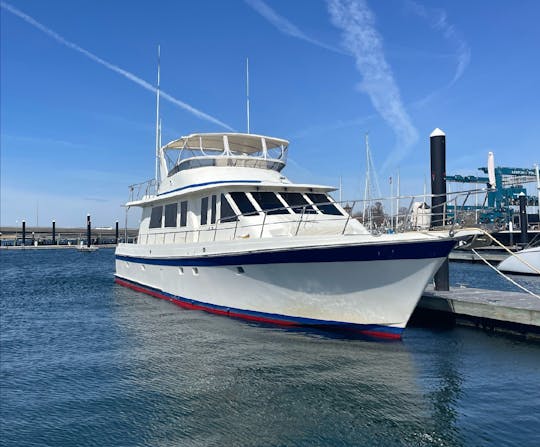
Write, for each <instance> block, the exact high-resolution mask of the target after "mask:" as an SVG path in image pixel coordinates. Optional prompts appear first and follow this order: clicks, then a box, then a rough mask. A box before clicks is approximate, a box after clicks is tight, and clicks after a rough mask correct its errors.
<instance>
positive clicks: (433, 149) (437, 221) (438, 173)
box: [429, 128, 450, 290]
mask: <svg viewBox="0 0 540 447" xmlns="http://www.w3.org/2000/svg"><path fill="white" fill-rule="evenodd" d="M429 142H430V153H431V194H433V197H432V198H431V213H432V217H431V226H432V227H434V228H435V227H442V226H443V225H444V224H445V217H446V216H445V215H444V211H445V203H446V134H445V133H444V132H443V131H442V130H441V129H439V128H437V129H435V130H434V131H433V132H432V133H431V135H430V136H429ZM448 270H449V269H448V258H446V259H445V261H444V263H443V264H442V265H441V268H440V269H439V270H438V271H437V273H435V277H434V279H435V290H450V280H449V271H448Z"/></svg>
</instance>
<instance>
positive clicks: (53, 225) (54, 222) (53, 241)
mask: <svg viewBox="0 0 540 447" xmlns="http://www.w3.org/2000/svg"><path fill="white" fill-rule="evenodd" d="M52 244H53V245H56V221H55V220H53V221H52Z"/></svg>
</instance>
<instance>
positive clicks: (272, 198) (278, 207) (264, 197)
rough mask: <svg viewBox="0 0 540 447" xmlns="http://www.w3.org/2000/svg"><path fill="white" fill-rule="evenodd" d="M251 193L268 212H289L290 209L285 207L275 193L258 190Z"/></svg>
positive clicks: (269, 213)
mask: <svg viewBox="0 0 540 447" xmlns="http://www.w3.org/2000/svg"><path fill="white" fill-rule="evenodd" d="M251 195H252V196H253V198H254V199H255V201H256V202H257V203H258V204H259V206H260V207H261V209H262V210H263V211H264V212H265V213H266V214H268V215H271V214H289V210H287V209H286V208H284V207H285V205H283V203H281V200H279V199H278V197H277V196H276V194H275V193H273V192H266V191H264V192H261V191H257V192H252V193H251Z"/></svg>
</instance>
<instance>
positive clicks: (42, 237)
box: [0, 225, 139, 249]
mask: <svg viewBox="0 0 540 447" xmlns="http://www.w3.org/2000/svg"><path fill="white" fill-rule="evenodd" d="M87 232H88V228H87V227H84V228H83V227H81V228H78V227H57V226H56V225H53V226H52V227H30V226H27V227H26V228H24V234H23V229H22V228H21V227H0V249H23V248H26V249H30V248H34V249H35V248H38V249H42V248H49V249H55V248H75V247H77V246H78V245H79V244H80V243H81V241H82V242H83V243H86V242H87V238H88V234H87ZM138 232H139V230H138V229H133V228H128V229H127V230H126V229H121V230H120V231H119V233H118V239H117V233H116V228H114V227H107V228H100V227H97V228H92V229H91V243H92V245H96V246H115V245H116V243H117V242H126V241H127V242H132V241H133V240H134V239H135V238H136V237H137V234H138Z"/></svg>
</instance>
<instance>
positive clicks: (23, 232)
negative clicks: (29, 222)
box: [22, 220, 26, 247]
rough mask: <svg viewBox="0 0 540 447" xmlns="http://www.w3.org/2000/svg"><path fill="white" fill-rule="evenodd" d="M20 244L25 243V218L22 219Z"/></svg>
mask: <svg viewBox="0 0 540 447" xmlns="http://www.w3.org/2000/svg"><path fill="white" fill-rule="evenodd" d="M22 245H23V247H24V246H25V245H26V220H23V221H22Z"/></svg>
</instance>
